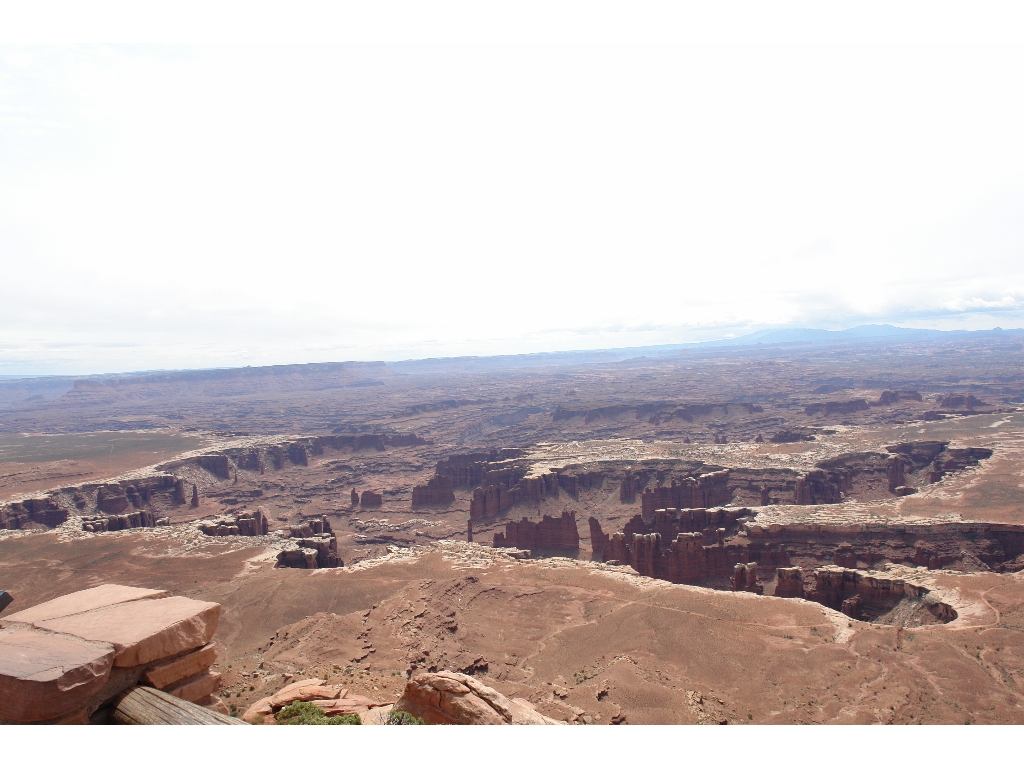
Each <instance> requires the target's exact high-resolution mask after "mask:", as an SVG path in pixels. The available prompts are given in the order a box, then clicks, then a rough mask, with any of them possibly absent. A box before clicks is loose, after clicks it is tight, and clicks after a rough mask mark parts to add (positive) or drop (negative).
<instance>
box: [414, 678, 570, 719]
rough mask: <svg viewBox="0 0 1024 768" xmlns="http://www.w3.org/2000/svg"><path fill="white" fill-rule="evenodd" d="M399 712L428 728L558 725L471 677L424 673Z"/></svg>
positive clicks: (522, 702) (517, 700)
mask: <svg viewBox="0 0 1024 768" xmlns="http://www.w3.org/2000/svg"><path fill="white" fill-rule="evenodd" d="M395 709H399V710H402V711H403V712H408V713H409V714H410V715H414V716H415V717H419V718H422V719H423V721H424V722H425V723H427V724H428V725H558V724H559V723H558V721H557V720H552V719H551V718H549V717H545V716H544V715H542V714H540V713H539V712H538V711H537V710H535V709H534V708H533V705H531V704H530V703H529V702H528V701H526V700H525V699H511V700H510V699H507V698H506V697H505V696H503V695H502V694H500V693H498V692H497V691H496V690H494V689H493V688H489V687H487V686H486V685H484V684H483V683H481V682H479V681H478V680H477V679H476V678H474V677H471V676H470V675H463V674H461V673H459V672H424V673H420V674H418V675H415V676H414V677H413V678H412V679H411V680H409V683H408V684H407V685H406V687H405V692H404V693H403V694H402V698H400V699H399V700H398V702H397V703H396V704H395Z"/></svg>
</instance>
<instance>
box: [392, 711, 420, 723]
mask: <svg viewBox="0 0 1024 768" xmlns="http://www.w3.org/2000/svg"><path fill="white" fill-rule="evenodd" d="M385 725H424V722H423V718H422V717H416V716H415V715H410V714H409V713H408V712H403V711H402V710H400V709H392V710H391V711H390V712H388V719H387V722H386V723H385Z"/></svg>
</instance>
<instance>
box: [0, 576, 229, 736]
mask: <svg viewBox="0 0 1024 768" xmlns="http://www.w3.org/2000/svg"><path fill="white" fill-rule="evenodd" d="M220 613H221V607H220V605H218V604H217V603H208V602H203V601H200V600H191V599H189V598H185V597H173V596H171V595H169V594H168V593H167V592H164V591H161V590H155V589H139V588H136V587H125V586H120V585H116V584H104V585H101V586H99V587H93V588H92V589H86V590H83V591H81V592H75V593H72V594H70V595H65V596H63V597H59V598H57V599H55V600H50V601H49V602H46V603H42V604H40V605H37V606H35V607H33V608H29V609H26V610H23V611H19V612H17V613H14V614H11V615H10V616H6V617H4V618H3V620H2V621H0V722H8V723H82V724H84V723H88V722H89V721H90V718H94V717H95V716H96V715H97V713H98V712H101V711H102V710H103V707H104V705H105V703H106V702H108V701H110V700H111V699H113V698H114V697H115V696H117V695H118V694H120V693H122V692H123V691H126V690H128V689H129V688H131V687H132V686H134V685H137V684H139V683H142V684H145V685H149V686H152V687H154V688H158V689H160V690H162V691H165V692H167V693H169V694H171V695H173V696H176V697H178V698H181V699H185V700H186V701H190V702H193V703H199V704H202V705H204V706H208V707H210V708H212V709H216V710H217V711H221V712H225V713H226V711H227V708H226V707H224V705H223V703H222V702H221V701H220V699H218V698H217V697H216V696H214V693H215V692H216V691H217V689H218V688H219V686H220V675H219V674H217V673H216V672H212V671H211V670H210V665H211V664H212V663H213V662H214V661H215V660H216V657H217V649H216V646H215V645H213V644H212V643H211V640H212V638H213V634H214V632H215V631H216V630H217V623H218V621H219V619H220ZM101 721H102V718H101Z"/></svg>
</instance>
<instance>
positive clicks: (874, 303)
mask: <svg viewBox="0 0 1024 768" xmlns="http://www.w3.org/2000/svg"><path fill="white" fill-rule="evenodd" d="M218 7H219V6H218ZM24 13H26V14H29V15H31V13H32V11H25V12H24ZM37 13H39V14H42V13H43V12H42V11H38V12H37ZM68 13H69V14H71V15H68V16H62V17H61V18H62V19H64V20H65V22H66V23H67V24H68V25H70V27H69V28H72V29H76V30H77V28H76V27H75V26H74V25H75V24H77V23H78V21H81V22H82V24H83V25H82V26H81V29H82V30H88V31H87V32H82V33H80V35H79V36H77V37H73V38H72V39H78V40H82V39H86V40H88V39H93V40H107V39H119V40H141V41H147V42H146V44H138V45H120V44H119V45H109V44H87V43H83V44H77V45H68V44H66V40H65V39H62V38H60V37H59V35H58V36H57V38H56V39H53V40H52V41H51V43H53V44H46V45H38V44H33V45H5V46H2V47H0V261H2V275H3V279H2V280H0V374H38V375H43V374H58V373H60V374H79V375H86V374H88V373H100V372H114V371H130V370H157V369H191V368H214V367H237V366H245V365H268V364H289V363H296V362H305V361H314V360H331V359H333V360H357V359H358V360H398V359H422V358H435V357H449V356H461V355H507V354H522V353H532V352H552V351H565V350H588V349H589V350H592V349H609V348H622V347H636V346H649V345H659V344H679V343H688V342H697V341H706V340H710V339H721V338H727V337H730V336H740V335H743V334H746V333H750V332H753V331H757V330H760V329H765V328H775V327H820V328H826V329H838V328H848V327H852V326H857V325H862V324H868V323H891V324H895V325H905V326H917V327H920V326H927V327H930V328H935V329H940V330H954V329H959V330H978V329H983V328H992V327H994V326H1004V327H1008V326H1019V325H1024V224H1022V222H1021V219H1020V213H1019V212H1020V211H1021V210H1024V144H1022V143H1021V142H1020V140H1019V137H1020V136H1021V135H1022V134H1024V105H1022V104H1021V103H1020V100H1019V99H1016V98H1014V94H1017V93H1020V92H1021V90H1022V89H1024V49H1022V48H1021V47H1020V46H1019V44H1018V35H1017V30H1018V29H1019V28H1020V24H1019V20H1020V19H1019V14H1018V12H1017V11H1016V10H1015V9H1012V8H1011V9H991V8H989V9H984V8H983V9H977V8H971V9H964V10H963V11H960V10H956V9H954V10H950V9H949V8H940V7H933V6H928V5H922V6H918V7H914V6H899V7H890V6H882V5H878V6H872V5H862V6H858V7H856V8H853V7H851V8H833V7H821V6H818V5H814V4H810V5H807V4H791V5H781V6H772V7H766V6H762V5H758V4H749V5H742V6H740V12H739V13H737V12H736V8H735V7H730V8H724V7H708V8H683V9H679V8H669V9H664V8H662V9H658V8H630V9H629V11H628V12H626V11H625V10H618V9H616V8H614V7H611V6H607V7H588V6H586V5H573V4H549V3H545V4H540V3H524V4H518V5H517V6H516V7H515V8H514V9H513V8H509V9H487V8H481V7H477V6H475V5H473V4H461V3H452V4H440V5H436V6H432V7H429V8H427V7H423V6H418V5H416V4H406V5H401V6H400V8H399V9H395V8H390V9H384V8H376V7H367V8H339V9H334V10H329V11H325V10H323V9H320V10H319V11H317V12H314V13H310V12H309V11H308V10H307V11H304V12H297V13H296V14H295V15H294V16H288V17H286V18H280V17H273V18H271V17H270V16H266V17H261V16H259V15H258V14H254V15H252V16H251V17H247V18H246V19H245V20H244V34H240V35H235V34H234V26H233V25H234V24H236V23H241V22H239V20H238V19H237V18H236V16H235V15H232V14H225V13H223V12H219V11H215V12H211V14H210V16H209V18H206V17H201V18H203V23H202V24H197V23H195V19H193V18H191V17H189V16H188V14H189V13H196V14H198V13H200V9H199V7H198V6H183V7H182V10H181V13H180V18H179V17H175V18H172V19H165V18H162V17H157V16H156V15H153V16H152V17H150V18H145V14H143V15H142V17H140V18H141V21H140V20H138V19H135V20H129V21H128V22H125V21H124V20H123V19H120V20H119V21H118V22H117V23H119V24H125V23H128V24H129V26H127V27H124V26H120V27H112V28H114V29H117V30H118V31H117V33H116V34H112V35H111V34H107V33H106V32H105V29H106V28H105V27H104V26H103V24H104V23H108V24H109V23H112V22H111V21H110V20H109V19H107V20H106V21H104V19H105V18H106V17H104V16H103V14H102V13H100V12H97V13H92V11H91V10H90V11H89V12H86V11H85V10H84V9H83V10H78V9H75V8H74V6H71V7H70V10H69V11H68ZM75 14H79V15H78V16H75ZM90 14H91V15H93V16H96V17H97V18H99V21H98V22H97V21H96V20H95V19H89V18H88V17H89V16H90ZM108 16H109V14H108ZM40 18H42V16H40ZM111 18H113V16H111ZM197 18H200V17H197ZM90 24H91V25H92V26H90ZM97 24H98V25H99V26H97ZM131 24H135V25H136V26H135V27H132V26H131ZM5 26H6V27H7V28H8V29H13V30H15V32H14V33H12V36H16V34H17V30H18V29H19V27H18V26H17V24H6V25H5ZM30 26H31V25H29V27H26V28H27V29H28V28H30ZM9 34H11V33H9ZM61 34H63V35H65V36H66V35H67V32H62V33H61ZM26 39H32V40H33V41H39V40H40V36H39V35H37V34H29V33H26ZM48 39H49V38H47V37H46V36H45V35H44V36H43V42H46V41H47V40H48Z"/></svg>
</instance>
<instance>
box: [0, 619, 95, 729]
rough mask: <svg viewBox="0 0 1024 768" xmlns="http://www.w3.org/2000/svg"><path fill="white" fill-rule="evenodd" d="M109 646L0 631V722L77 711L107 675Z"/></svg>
mask: <svg viewBox="0 0 1024 768" xmlns="http://www.w3.org/2000/svg"><path fill="white" fill-rule="evenodd" d="M114 655H115V650H114V646H113V645H112V644H110V643H104V642H90V641H87V640H82V639H80V638H77V637H70V636H68V635H54V634H49V633H46V632H38V631H36V630H33V629H31V628H29V627H27V626H21V627H16V628H12V629H9V630H7V631H4V632H0V718H2V719H4V720H13V721H15V722H19V723H32V722H40V721H46V720H54V719H56V718H66V717H68V716H70V715H73V714H75V713H76V712H79V711H81V710H82V708H83V707H84V706H85V704H86V702H87V701H88V699H89V697H90V696H92V695H93V694H95V693H98V692H99V690H100V689H101V688H102V687H103V684H104V683H105V682H106V681H107V678H109V677H110V670H111V668H112V667H113V663H114Z"/></svg>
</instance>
